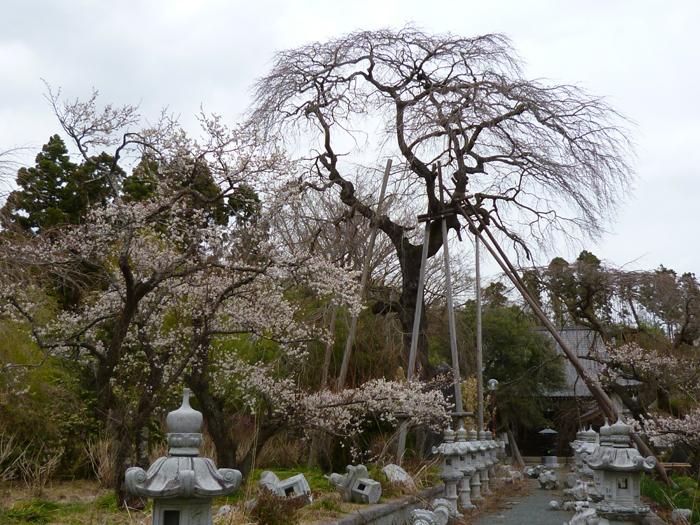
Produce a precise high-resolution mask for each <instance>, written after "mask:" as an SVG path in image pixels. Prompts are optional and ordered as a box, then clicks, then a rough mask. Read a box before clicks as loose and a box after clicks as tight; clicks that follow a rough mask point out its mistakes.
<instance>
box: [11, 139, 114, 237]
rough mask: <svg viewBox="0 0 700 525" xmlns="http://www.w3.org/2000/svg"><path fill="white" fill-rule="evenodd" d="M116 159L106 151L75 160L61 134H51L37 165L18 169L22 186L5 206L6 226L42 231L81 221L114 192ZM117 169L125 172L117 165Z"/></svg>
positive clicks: (20, 185) (37, 160)
mask: <svg viewBox="0 0 700 525" xmlns="http://www.w3.org/2000/svg"><path fill="white" fill-rule="evenodd" d="M112 163H113V159H112V157H111V156H110V155H107V154H106V153H102V154H100V155H98V156H94V157H91V158H90V159H89V160H87V161H85V162H83V163H82V164H80V165H78V164H75V163H74V162H71V160H70V157H69V155H68V149H67V148H66V145H65V143H64V142H63V140H62V139H61V137H59V136H58V135H53V136H51V137H50V138H49V141H48V142H47V143H46V144H45V145H44V146H43V147H42V149H41V152H40V153H39V154H38V155H37V156H36V161H35V166H33V167H30V168H20V170H19V171H18V172H17V179H16V182H17V186H18V189H17V190H15V191H13V192H12V193H10V195H9V196H8V198H7V201H6V203H5V205H4V206H3V208H2V213H1V219H0V220H1V221H2V226H3V227H4V228H5V229H9V228H19V229H21V230H24V231H31V232H33V233H39V232H40V231H41V230H42V229H44V228H50V227H54V226H58V225H61V224H77V223H79V222H80V221H81V219H82V217H83V216H84V214H85V212H86V211H87V209H88V208H89V207H90V206H91V205H94V204H97V203H104V202H105V201H106V200H107V199H108V198H109V196H110V194H111V193H112V188H111V186H110V181H109V177H110V176H113V174H114V172H115V170H114V169H113V168H112ZM116 173H117V175H118V176H120V175H121V174H122V173H123V172H122V171H121V170H119V169H118V168H117V170H116Z"/></svg>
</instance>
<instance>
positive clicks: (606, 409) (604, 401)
mask: <svg viewBox="0 0 700 525" xmlns="http://www.w3.org/2000/svg"><path fill="white" fill-rule="evenodd" d="M466 205H467V206H469V207H470V208H471V209H472V211H474V210H473V208H472V207H471V204H469V203H466ZM464 208H465V207H464V205H460V206H459V212H460V213H461V214H462V216H463V217H465V218H466V219H467V222H468V223H469V226H470V229H471V230H472V231H473V232H475V233H476V236H477V237H478V238H479V239H480V240H481V241H482V242H483V244H484V246H485V247H486V249H487V250H488V251H489V253H490V254H491V256H492V257H493V258H494V260H495V261H496V263H498V265H499V266H500V267H501V269H502V270H503V272H504V273H505V274H506V276H507V277H508V279H510V281H511V282H512V283H513V284H514V285H515V287H516V288H517V289H518V291H519V292H520V295H521V296H522V297H523V299H525V301H526V302H527V303H528V304H529V305H530V307H531V308H532V311H533V312H534V313H535V316H537V318H538V319H539V320H540V322H541V323H542V324H543V325H544V327H545V328H546V329H547V330H548V331H549V333H550V334H551V335H552V337H553V338H554V340H555V341H556V342H557V343H559V346H560V347H561V349H562V351H563V352H564V354H565V355H566V357H567V359H568V360H569V361H570V362H571V364H572V366H573V367H574V369H575V370H576V373H577V374H578V376H579V377H580V378H581V379H582V380H583V382H584V383H585V384H586V386H587V387H588V389H589V390H590V392H591V394H592V395H593V398H594V399H595V400H596V403H597V404H598V407H599V408H600V409H601V411H602V412H603V414H604V415H605V416H606V417H607V418H608V419H609V420H610V421H616V420H617V417H618V414H617V411H616V410H615V406H614V405H613V403H612V400H611V399H610V397H609V396H608V394H607V393H606V392H605V390H603V388H602V386H601V385H600V384H599V383H598V382H597V381H595V380H594V379H593V378H592V377H591V376H590V375H589V374H588V372H586V369H585V368H584V367H583V364H582V363H581V360H580V359H579V358H578V356H577V355H576V353H575V352H574V351H573V350H572V348H571V347H570V346H569V345H568V344H567V342H566V341H565V340H564V338H563V337H562V336H561V334H560V333H559V331H558V330H557V329H556V327H555V326H554V324H552V322H551V321H550V320H549V318H548V317H547V315H546V314H545V313H544V311H542V309H541V308H540V306H539V304H537V301H535V300H534V299H533V297H532V296H531V295H530V293H529V292H528V290H527V288H526V286H525V283H524V282H523V281H522V279H521V278H520V277H519V275H518V272H517V271H516V269H515V267H514V266H513V265H512V263H511V262H510V260H509V259H508V257H507V256H506V254H505V253H504V252H503V250H502V249H501V247H500V245H499V244H498V242H497V241H496V239H495V238H494V237H493V234H492V233H491V232H490V231H489V229H488V227H487V226H486V224H485V223H484V221H483V220H482V218H481V216H480V215H479V214H478V213H474V216H475V217H476V218H477V221H478V222H479V225H478V226H477V224H476V223H475V221H474V219H472V217H471V216H470V214H469V213H467V211H466V210H465V209H464ZM484 234H486V237H487V238H488V240H490V241H491V243H492V244H493V246H491V244H489V242H487V240H486V239H485V238H484ZM632 439H633V440H634V442H635V443H636V444H637V447H638V448H639V449H640V451H641V452H642V453H643V454H646V455H650V456H653V455H654V454H653V452H652V451H651V449H650V448H649V446H648V445H647V444H646V443H645V442H644V441H643V440H642V439H641V437H640V436H639V435H638V434H637V433H636V432H633V433H632ZM656 470H657V472H658V473H659V475H660V476H661V478H662V479H663V480H664V481H665V482H666V483H670V481H669V479H668V475H667V474H666V470H665V469H664V468H663V465H661V462H659V461H657V462H656Z"/></svg>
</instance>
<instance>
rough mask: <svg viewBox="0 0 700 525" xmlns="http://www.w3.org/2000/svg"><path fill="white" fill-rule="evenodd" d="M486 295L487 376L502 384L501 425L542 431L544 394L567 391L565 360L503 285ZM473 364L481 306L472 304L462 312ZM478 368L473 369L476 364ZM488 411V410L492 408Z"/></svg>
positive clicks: (498, 398)
mask: <svg viewBox="0 0 700 525" xmlns="http://www.w3.org/2000/svg"><path fill="white" fill-rule="evenodd" d="M486 291H488V293H484V294H483V296H484V305H483V309H482V334H483V352H484V361H483V363H484V377H485V378H486V379H490V378H494V379H497V380H498V381H499V387H498V391H497V393H496V403H497V407H498V408H497V413H498V422H499V424H508V425H510V426H515V427H520V428H530V429H532V428H538V427H541V426H542V425H544V424H545V423H546V420H545V417H544V414H543V409H544V406H543V405H542V402H543V401H542V395H543V394H544V393H545V391H547V390H555V389H557V388H558V387H560V386H562V384H563V381H564V375H563V370H562V361H561V358H559V357H558V356H557V355H556V353H555V351H554V349H553V347H552V343H551V341H550V340H549V339H548V338H547V337H545V336H543V335H542V334H541V333H539V332H538V331H537V330H536V328H537V326H538V325H537V323H536V322H535V321H534V320H533V318H532V317H531V316H529V315H526V314H525V313H524V312H523V311H522V310H521V309H520V308H519V307H518V306H515V305H511V304H509V303H508V302H507V300H506V298H505V296H504V295H503V292H504V291H505V290H504V289H502V288H501V287H499V286H496V285H490V286H489V287H487V289H486ZM459 317H460V321H461V324H462V326H463V330H464V336H463V337H464V339H463V344H464V346H466V348H467V356H468V357H467V359H468V361H469V363H465V364H469V365H471V362H472V361H473V359H474V357H473V356H474V355H475V352H476V348H475V345H476V343H475V341H476V333H475V327H476V307H475V303H474V302H473V301H470V302H468V303H467V304H466V305H465V307H464V308H463V309H462V310H461V312H459ZM471 366H473V365H471ZM487 409H488V407H487Z"/></svg>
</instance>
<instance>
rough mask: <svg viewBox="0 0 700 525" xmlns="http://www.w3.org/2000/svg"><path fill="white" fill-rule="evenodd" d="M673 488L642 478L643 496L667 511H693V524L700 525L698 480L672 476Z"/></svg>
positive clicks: (645, 477) (649, 478)
mask: <svg viewBox="0 0 700 525" xmlns="http://www.w3.org/2000/svg"><path fill="white" fill-rule="evenodd" d="M671 481H672V482H673V485H672V486H668V485H666V484H664V483H663V482H661V481H658V480H656V479H653V478H651V477H649V476H642V483H641V489H642V495H644V496H646V497H647V498H649V499H651V500H653V501H654V502H656V503H657V504H658V505H660V506H661V507H663V508H665V509H669V510H672V509H691V510H692V511H693V515H692V518H691V522H692V523H693V524H694V525H697V524H700V489H699V488H698V482H697V480H695V479H693V478H690V477H688V476H671Z"/></svg>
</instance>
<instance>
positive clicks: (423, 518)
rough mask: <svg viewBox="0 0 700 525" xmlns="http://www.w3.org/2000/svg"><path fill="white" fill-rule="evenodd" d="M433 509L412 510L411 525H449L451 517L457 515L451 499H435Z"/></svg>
mask: <svg viewBox="0 0 700 525" xmlns="http://www.w3.org/2000/svg"><path fill="white" fill-rule="evenodd" d="M432 507H433V509H432V510H427V509H415V510H413V511H411V515H410V517H409V520H408V523H409V525H447V523H448V522H449V521H450V519H451V518H455V517H457V516H456V515H455V514H454V513H453V512H452V508H451V507H452V504H451V502H450V501H448V500H446V499H443V498H440V499H436V500H435V501H433V505H432Z"/></svg>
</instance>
